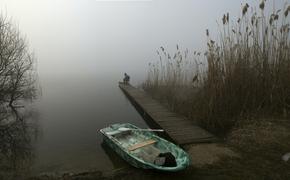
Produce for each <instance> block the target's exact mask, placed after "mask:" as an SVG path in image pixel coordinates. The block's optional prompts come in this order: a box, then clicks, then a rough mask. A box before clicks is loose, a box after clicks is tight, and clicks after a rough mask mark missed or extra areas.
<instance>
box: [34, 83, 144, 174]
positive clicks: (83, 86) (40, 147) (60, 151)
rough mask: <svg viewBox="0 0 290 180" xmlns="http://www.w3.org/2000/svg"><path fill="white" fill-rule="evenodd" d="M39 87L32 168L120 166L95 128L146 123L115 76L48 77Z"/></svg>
mask: <svg viewBox="0 0 290 180" xmlns="http://www.w3.org/2000/svg"><path fill="white" fill-rule="evenodd" d="M42 88H43V97H42V98H41V100H39V102H37V104H38V105H37V106H38V110H39V112H40V117H39V123H40V128H41V130H40V132H41V135H40V137H39V140H38V143H37V144H36V149H35V151H36V158H35V164H34V168H33V169H34V172H35V173H41V172H53V171H58V172H60V171H77V172H79V171H82V170H83V171H85V170H96V169H97V170H110V169H113V168H118V167H116V162H114V160H113V162H112V161H111V160H110V158H112V157H108V155H107V154H106V152H105V150H106V149H105V150H104V147H103V146H102V145H101V143H102V136H101V135H100V133H99V132H98V130H99V129H101V128H103V127H106V126H108V125H110V124H112V123H125V122H130V123H134V124H136V125H137V126H140V127H146V124H145V123H144V121H143V120H142V118H141V117H140V116H139V114H138V113H137V111H136V110H135V109H134V108H133V107H132V106H131V104H130V102H129V101H128V100H127V99H126V97H125V96H124V95H123V93H122V91H121V90H120V89H119V88H118V81H115V80H114V79H107V80H106V81H97V80H96V78H94V77H90V78H84V77H83V78H79V77H75V78H71V77H67V78H66V77H61V78H59V79H54V80H48V81H47V82H45V84H42ZM113 158H114V157H113ZM115 161H117V163H118V161H120V160H119V159H116V160H115ZM123 165H124V164H119V165H118V164H117V166H123Z"/></svg>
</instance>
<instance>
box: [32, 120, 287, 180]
mask: <svg viewBox="0 0 290 180" xmlns="http://www.w3.org/2000/svg"><path fill="white" fill-rule="evenodd" d="M253 122H255V123H253ZM289 139H290V123H289V120H277V119H275V120H274V119H272V120H269V119H265V120H260V121H258V123H257V121H251V120H249V121H245V123H243V124H239V125H237V127H236V128H234V129H233V131H232V132H231V133H230V134H229V135H228V136H227V137H226V138H225V141H224V142H223V143H219V144H215V143H213V144H192V145H187V146H186V147H184V148H185V150H186V151H187V152H188V153H189V154H190V156H191V161H192V163H191V166H190V167H189V168H187V169H186V170H184V171H181V172H177V173H162V172H157V171H152V170H143V169H136V168H133V167H126V168H121V169H117V170H113V171H106V172H101V171H90V172H83V173H77V174H72V173H64V174H61V175H56V174H55V175H52V174H51V175H42V176H38V177H33V178H29V179H28V180H91V179H96V180H98V179H104V180H107V179H113V180H115V179H116V180H117V179H118V180H119V179H120V180H131V179H132V180H133V179H136V180H137V179H138V180H139V179H141V180H143V179H144V180H145V179H153V180H154V179H167V180H171V179H201V180H216V179H221V180H232V179H238V180H244V179H275V180H276V179H278V180H279V179H281V180H284V179H290V171H289V169H290V162H289V161H287V162H285V161H283V160H282V156H283V155H284V154H285V153H287V152H289V151H290V141H289Z"/></svg>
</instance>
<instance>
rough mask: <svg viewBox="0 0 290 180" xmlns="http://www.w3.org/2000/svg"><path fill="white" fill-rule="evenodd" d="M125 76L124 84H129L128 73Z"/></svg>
mask: <svg viewBox="0 0 290 180" xmlns="http://www.w3.org/2000/svg"><path fill="white" fill-rule="evenodd" d="M124 75H125V77H124V79H123V82H124V84H129V81H130V76H129V75H128V74H127V73H125V74H124Z"/></svg>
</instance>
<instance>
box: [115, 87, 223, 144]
mask: <svg viewBox="0 0 290 180" xmlns="http://www.w3.org/2000/svg"><path fill="white" fill-rule="evenodd" d="M119 87H120V89H121V90H122V91H123V92H124V94H125V95H126V96H127V97H128V99H129V100H130V101H131V103H132V104H133V105H134V107H135V108H136V109H138V110H139V112H140V110H141V111H142V112H143V113H141V112H140V114H141V115H142V116H146V117H150V120H151V121H153V122H154V123H155V124H157V125H158V126H160V128H162V129H164V130H165V132H166V134H167V135H168V136H169V137H170V138H171V139H172V140H173V141H175V143H177V144H179V145H184V144H189V143H201V142H213V141H216V140H217V138H216V137H215V136H214V135H212V134H211V133H209V132H208V131H206V130H204V129H202V128H201V127H199V126H197V125H196V124H195V123H194V122H193V121H191V120H189V119H187V118H185V117H183V116H181V115H179V114H177V113H174V112H171V111H170V110H168V109H167V108H166V107H164V106H163V105H161V104H160V103H159V102H158V101H156V100H154V99H152V98H151V97H150V96H149V95H148V94H147V93H146V92H144V91H142V90H139V89H137V88H135V87H133V86H131V85H125V84H123V83H119Z"/></svg>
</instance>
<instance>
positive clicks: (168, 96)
mask: <svg viewBox="0 0 290 180" xmlns="http://www.w3.org/2000/svg"><path fill="white" fill-rule="evenodd" d="M266 5H267V3H266V2H265V1H261V3H260V4H259V9H258V10H256V11H255V10H251V11H249V8H250V6H249V5H248V4H245V5H244V6H243V7H242V15H241V17H240V18H239V19H238V20H237V21H232V20H230V16H229V14H228V13H227V14H225V15H224V16H223V18H222V27H221V28H220V33H219V38H218V39H217V40H216V41H213V40H212V39H211V37H210V33H209V31H208V30H206V35H207V37H208V42H207V51H206V52H205V53H204V55H201V53H197V52H194V56H191V57H189V52H188V50H187V51H185V52H184V53H182V51H181V50H180V49H179V47H178V46H177V52H176V53H175V55H174V56H173V58H171V56H170V55H169V54H168V52H166V51H165V49H164V48H163V47H161V51H160V52H159V51H158V55H159V58H160V61H159V62H158V63H155V64H151V65H150V67H149V73H148V78H147V81H146V82H144V84H143V88H144V89H145V90H146V91H148V92H149V93H151V94H152V95H153V97H157V98H159V99H161V100H166V101H165V102H166V103H167V104H168V105H169V106H170V108H172V109H173V110H175V111H177V112H180V113H182V114H184V115H186V116H188V117H190V118H192V119H194V120H196V121H198V122H199V123H200V124H201V125H202V126H204V127H206V128H207V129H210V130H212V131H215V132H218V133H225V132H228V130H230V129H231V127H232V126H233V125H234V124H235V123H237V122H238V121H240V119H242V118H240V117H245V116H246V117H248V116H253V115H257V114H259V115H263V116H276V115H281V114H284V115H287V112H288V111H289V109H290V41H289V30H290V27H289V17H288V13H289V12H290V5H287V4H285V7H283V8H282V9H279V10H276V11H274V12H272V13H271V14H269V15H266V12H265V6H266ZM180 94H182V95H183V98H181V96H180ZM184 96H185V97H184Z"/></svg>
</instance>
